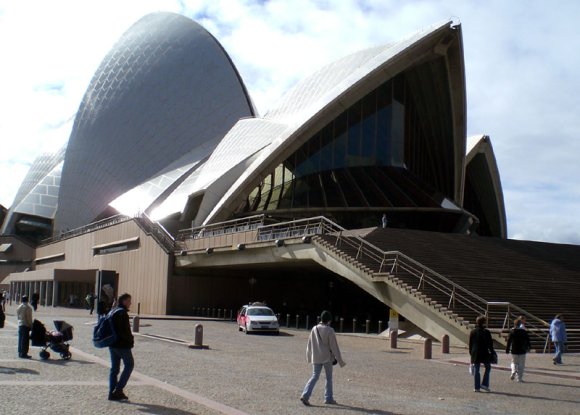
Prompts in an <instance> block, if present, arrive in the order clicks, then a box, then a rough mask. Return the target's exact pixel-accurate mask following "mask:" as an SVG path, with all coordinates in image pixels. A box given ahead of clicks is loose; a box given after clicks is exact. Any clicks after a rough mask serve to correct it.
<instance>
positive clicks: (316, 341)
mask: <svg viewBox="0 0 580 415" xmlns="http://www.w3.org/2000/svg"><path fill="white" fill-rule="evenodd" d="M320 320H321V322H320V323H319V324H318V325H316V326H314V328H313V329H312V331H311V332H310V337H309V338H308V345H307V346H306V360H308V363H312V376H311V377H310V380H309V381H308V382H307V383H306V386H305V387H304V391H303V392H302V396H301V397H300V400H301V401H302V403H303V404H304V405H306V406H310V402H309V399H310V395H312V391H313V390H314V386H315V385H316V382H317V381H318V378H319V377H320V372H322V368H323V367H324V373H325V375H326V387H325V389H324V403H326V404H336V401H335V400H334V397H333V394H332V366H333V365H334V364H336V363H338V364H339V365H340V367H343V366H344V365H346V363H345V362H344V360H342V356H341V354H340V349H339V348H338V342H337V341H336V334H335V333H334V329H333V328H332V327H330V322H331V321H332V315H331V314H330V312H329V311H323V312H322V314H321V315H320ZM335 360H336V363H335Z"/></svg>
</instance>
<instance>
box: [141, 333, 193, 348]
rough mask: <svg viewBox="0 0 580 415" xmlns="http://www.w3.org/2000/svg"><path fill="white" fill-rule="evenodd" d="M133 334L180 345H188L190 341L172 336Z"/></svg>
mask: <svg viewBox="0 0 580 415" xmlns="http://www.w3.org/2000/svg"><path fill="white" fill-rule="evenodd" d="M133 335H134V336H140V337H145V338H147V339H152V340H161V341H164V342H168V343H173V344H180V345H182V346H189V345H190V344H191V342H189V341H187V340H183V339H178V338H174V337H165V336H156V335H155V334H148V333H135V332H133Z"/></svg>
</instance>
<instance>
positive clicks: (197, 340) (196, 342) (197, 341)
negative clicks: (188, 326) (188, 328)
mask: <svg viewBox="0 0 580 415" xmlns="http://www.w3.org/2000/svg"><path fill="white" fill-rule="evenodd" d="M189 348H190V349H209V346H208V345H207V344H203V324H196V325H195V334H194V338H193V344H190V345H189Z"/></svg>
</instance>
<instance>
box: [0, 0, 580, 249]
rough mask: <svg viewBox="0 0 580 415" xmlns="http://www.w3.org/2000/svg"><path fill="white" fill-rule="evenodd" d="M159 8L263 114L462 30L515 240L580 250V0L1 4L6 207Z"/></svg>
mask: <svg viewBox="0 0 580 415" xmlns="http://www.w3.org/2000/svg"><path fill="white" fill-rule="evenodd" d="M32 10H34V13H32V12H31V11H32ZM157 10H167V11H174V12H180V13H182V14H185V15H187V16H189V17H192V18H195V19H197V20H198V21H200V23H202V24H203V25H204V26H206V28H207V29H208V30H210V31H211V32H212V33H213V34H214V35H215V36H216V37H217V38H218V40H220V42H221V43H222V44H223V45H224V47H225V48H226V50H227V51H228V52H229V54H230V55H231V57H232V59H233V61H234V62H235V64H236V65H237V67H238V69H239V71H240V73H241V75H242V78H243V79H244V80H245V82H246V85H247V87H248V89H249V91H250V94H251V95H252V97H253V99H254V101H255V103H256V104H257V106H258V109H259V110H260V113H264V112H265V111H266V110H267V109H268V107H270V106H271V105H272V104H273V103H274V102H275V101H276V100H277V99H278V98H279V97H280V95H282V94H283V93H284V92H285V91H286V90H288V88H289V87H291V86H292V85H293V84H294V83H295V82H297V81H298V80H299V79H301V78H303V77H304V76H306V75H308V74H309V73H311V72H313V71H315V70H316V69H318V68H319V67H320V66H322V65H324V64H326V63H328V62H330V61H332V60H333V59H336V58H338V57H340V56H342V55H345V54H347V53H349V52H352V51H354V50H357V49H361V48H365V47H369V46H373V45H376V44H380V43H386V42H391V41H396V40H398V39H400V38H402V37H403V36H405V35H407V34H409V33H411V32H413V31H415V30H417V29H419V28H421V27H424V26H427V25H430V24H432V23H435V22H438V21H440V20H443V19H447V18H450V17H453V18H454V19H460V20H461V22H462V24H463V34H464V50H465V61H466V76H467V98H468V135H472V134H477V133H486V134H489V135H490V136H491V138H492V141H493V144H494V148H495V151H496V155H497V158H498V163H499V167H500V172H501V176H502V180H503V183H504V189H505V199H506V206H507V211H508V224H509V227H510V234H511V235H512V236H514V237H518V238H524V239H541V240H551V241H570V242H576V243H578V241H579V237H578V233H579V232H580V216H578V215H577V214H576V210H578V209H577V208H578V204H579V202H580V197H579V195H580V188H579V186H578V185H577V184H576V178H577V177H579V176H580V163H577V161H576V159H577V157H578V155H579V154H580V142H579V141H578V139H577V137H578V131H580V120H579V119H578V117H577V114H578V112H579V110H580V108H579V107H580V105H579V101H578V97H579V96H580V77H578V76H577V74H578V73H579V72H580V55H579V54H578V53H576V50H575V48H577V45H578V44H580V29H579V26H578V25H577V22H576V19H577V16H579V15H580V2H575V1H573V0H569V1H559V2H558V7H553V6H551V5H547V4H546V3H545V2H541V1H528V2H505V1H499V0H495V1H490V2H465V1H460V0H455V1H442V0H439V1H420V0H417V1H407V2H400V1H394V0H391V1H388V0H368V1H357V0H341V1H340V2H333V1H329V0H320V1H312V0H284V1H283V0H272V1H250V0H203V1H202V0H184V1H169V0H163V1H161V0H146V1H144V0H132V1H127V0H126V1H123V2H118V1H112V0H103V1H98V2H97V1H83V2H80V1H74V0H67V1H59V2H45V1H41V0H39V1H32V2H26V1H22V2H15V1H8V0H7V1H3V0H0V39H2V41H1V42H0V56H2V61H3V63H4V64H3V65H2V66H0V90H1V91H2V94H0V143H1V150H0V174H1V176H0V183H1V186H0V203H2V204H4V205H9V204H10V203H11V201H12V198H13V197H14V194H15V193H16V190H17V185H18V183H19V180H21V179H22V178H23V177H24V174H25V172H26V166H27V165H29V164H30V163H31V162H32V160H33V159H34V158H35V157H36V155H38V154H40V153H42V152H43V151H49V150H56V149H57V148H59V147H60V146H61V145H62V144H63V143H64V142H65V141H66V139H67V138H68V134H69V131H70V128H71V122H70V121H69V120H70V119H71V117H72V116H73V115H74V113H75V111H76V109H77V108H78V105H79V103H80V100H81V98H82V95H83V93H84V90H85V88H86V86H87V85H88V83H89V81H90V78H91V76H92V74H93V73H94V71H95V70H96V68H97V66H98V64H99V62H100V60H101V59H102V58H103V56H104V55H105V54H106V53H107V51H108V50H109V49H110V47H111V46H112V45H113V43H114V42H115V40H116V39H118V38H119V36H120V35H121V34H122V33H123V32H124V31H125V30H126V29H128V27H129V26H130V25H131V24H133V23H134V22H135V21H137V20H138V19H139V18H140V17H142V16H143V15H145V14H146V13H149V12H153V11H157ZM7 40H9V41H7ZM6 63H8V64H6ZM540 201H541V202H540Z"/></svg>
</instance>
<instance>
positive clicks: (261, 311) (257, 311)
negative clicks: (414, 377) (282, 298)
mask: <svg viewBox="0 0 580 415" xmlns="http://www.w3.org/2000/svg"><path fill="white" fill-rule="evenodd" d="M248 315H249V316H273V315H274V312H273V311H272V310H270V309H269V308H262V307H260V308H249V309H248Z"/></svg>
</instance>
